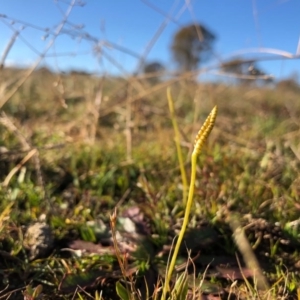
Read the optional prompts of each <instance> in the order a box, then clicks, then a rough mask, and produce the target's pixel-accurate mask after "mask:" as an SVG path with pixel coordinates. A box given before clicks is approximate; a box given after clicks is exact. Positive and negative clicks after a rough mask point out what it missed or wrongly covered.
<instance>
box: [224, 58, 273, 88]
mask: <svg viewBox="0 0 300 300" xmlns="http://www.w3.org/2000/svg"><path fill="white" fill-rule="evenodd" d="M221 68H222V70H223V71H225V72H227V73H231V74H234V75H236V79H237V81H238V82H239V83H242V84H251V83H253V82H260V83H270V82H273V77H272V76H270V75H267V74H266V73H265V72H264V71H262V70H261V69H260V68H259V67H258V66H257V64H256V63H255V61H254V60H253V61H251V60H243V59H240V58H235V59H232V60H229V61H227V62H224V63H223V64H222V65H221ZM247 77H248V78H247Z"/></svg>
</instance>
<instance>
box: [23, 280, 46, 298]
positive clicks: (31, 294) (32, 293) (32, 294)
mask: <svg viewBox="0 0 300 300" xmlns="http://www.w3.org/2000/svg"><path fill="white" fill-rule="evenodd" d="M42 291H43V286H42V285H40V284H39V285H38V286H37V287H35V288H32V287H31V285H27V286H26V290H25V291H24V292H23V296H24V300H35V299H39V296H40V294H41V293H42Z"/></svg>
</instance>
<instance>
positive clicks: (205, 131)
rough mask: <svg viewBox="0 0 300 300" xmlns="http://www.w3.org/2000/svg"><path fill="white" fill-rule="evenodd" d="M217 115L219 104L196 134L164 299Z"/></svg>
mask: <svg viewBox="0 0 300 300" xmlns="http://www.w3.org/2000/svg"><path fill="white" fill-rule="evenodd" d="M216 116H217V106H215V107H214V108H213V109H212V111H211V112H210V114H209V115H208V117H207V119H206V120H205V122H204V124H203V125H202V127H201V129H200V130H199V132H198V134H197V136H196V139H195V144H194V150H193V153H192V157H191V182H190V187H189V194H188V200H187V203H186V208H185V214H184V218H183V223H182V226H181V229H180V232H179V235H178V239H177V242H176V245H175V249H174V252H173V255H172V258H171V262H170V264H169V266H168V268H167V271H166V278H165V282H164V286H163V291H162V298H161V299H162V300H165V299H166V296H167V293H168V292H169V290H170V287H169V285H170V281H171V277H172V273H173V271H174V268H175V263H176V259H177V256H178V252H179V249H180V246H181V243H182V240H183V236H184V234H185V231H186V227H187V224H188V222H189V216H190V212H191V208H192V204H193V196H194V188H195V180H196V167H197V157H198V155H199V154H200V152H201V150H202V147H203V145H204V143H205V141H206V140H207V138H208V136H209V134H210V132H211V130H212V128H213V126H214V124H215V120H216Z"/></svg>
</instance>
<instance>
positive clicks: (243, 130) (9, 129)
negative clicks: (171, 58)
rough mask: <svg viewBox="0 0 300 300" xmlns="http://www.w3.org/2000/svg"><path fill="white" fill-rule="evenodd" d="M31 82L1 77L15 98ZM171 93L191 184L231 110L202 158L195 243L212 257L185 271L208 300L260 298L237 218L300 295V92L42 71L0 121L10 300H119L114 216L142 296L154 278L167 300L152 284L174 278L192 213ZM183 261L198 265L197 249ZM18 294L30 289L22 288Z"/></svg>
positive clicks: (276, 277) (1, 225) (263, 257)
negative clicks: (211, 121)
mask: <svg viewBox="0 0 300 300" xmlns="http://www.w3.org/2000/svg"><path fill="white" fill-rule="evenodd" d="M23 72H24V71H22V70H16V69H3V70H1V73H0V78H1V84H2V85H5V88H8V89H9V88H10V86H11V85H12V86H13V84H14V83H15V82H16V81H17V80H18V78H21V77H22V76H24V75H23ZM168 86H170V87H171V91H172V94H173V98H174V102H175V110H176V117H177V121H178V124H179V128H180V132H181V145H182V149H183V153H184V158H185V159H186V161H185V167H186V170H187V174H189V173H190V163H189V157H190V154H191V150H192V147H193V140H194V138H195V135H196V133H197V131H198V130H199V128H200V127H201V124H202V123H203V121H204V119H205V117H206V116H207V114H208V113H209V111H210V110H211V108H212V107H213V106H214V105H218V108H219V112H218V116H217V121H216V124H215V128H214V129H213V131H212V134H211V136H210V138H209V140H208V143H207V144H206V146H205V149H204V151H203V153H202V154H201V156H200V159H199V168H198V171H197V182H196V190H195V201H194V210H193V213H192V216H191V222H190V224H189V233H188V235H187V237H186V240H185V245H186V246H187V248H188V249H191V251H192V252H191V253H190V255H191V257H196V256H197V255H199V253H200V255H199V256H197V258H195V259H194V268H191V270H190V269H187V270H188V273H189V274H196V276H198V275H199V278H198V279H199V280H200V279H205V280H204V282H202V284H201V289H200V291H201V292H202V293H203V295H202V297H203V298H202V299H208V297H215V298H214V299H223V298H225V299H227V297H228V295H232V297H233V295H235V297H237V298H238V299H256V298H259V297H262V296H259V295H260V294H259V292H258V291H257V289H256V283H255V280H254V282H253V280H252V275H253V274H251V273H249V270H248V269H247V268H246V267H245V265H244V263H243V259H242V258H241V257H240V255H239V254H237V253H238V250H237V247H236V245H235V243H234V241H233V239H232V232H231V230H230V227H229V225H228V213H229V214H232V215H236V214H237V216H238V219H239V222H240V223H241V224H242V225H243V226H246V227H245V231H246V235H247V237H248V239H249V241H250V243H251V245H252V246H253V248H254V249H255V253H256V256H257V258H258V260H259V261H260V263H261V267H262V269H263V270H264V271H265V274H266V276H267V278H268V280H269V282H270V286H271V288H270V294H269V299H273V298H280V299H294V298H295V297H296V295H297V291H298V293H299V289H298V286H299V282H300V280H299V275H298V273H299V267H300V266H299V259H300V257H299V253H298V252H299V245H300V244H299V223H298V217H299V210H300V199H299V197H300V196H299V195H300V193H299V192H300V190H299V184H300V181H299V170H300V164H299V158H300V148H299V141H300V131H299V114H300V103H299V89H298V87H297V86H294V87H293V88H291V87H290V86H288V87H284V86H281V87H268V88H267V87H265V88H264V87H260V88H258V87H256V86H235V87H234V86H227V85H224V84H212V83H206V84H198V83H195V82H192V81H190V80H186V79H184V78H182V79H180V78H179V79H177V80H176V81H175V80H174V81H173V82H172V80H170V81H158V82H155V83H153V82H152V81H149V80H148V79H146V78H139V77H132V78H111V77H93V76H91V75H87V74H80V73H76V72H73V73H71V74H54V73H51V72H49V71H48V70H47V69H40V70H37V71H35V72H34V73H33V74H32V75H31V76H30V77H29V78H28V80H27V81H26V82H25V83H24V84H23V85H22V86H21V87H20V88H19V90H18V92H17V93H15V94H14V96H13V97H12V98H11V99H10V100H9V101H8V102H7V103H6V104H5V105H4V107H3V110H2V113H1V116H0V135H1V139H0V147H1V148H0V149H1V153H0V155H1V156H0V178H1V182H2V185H1V188H0V193H1V195H0V197H1V204H0V205H1V210H0V211H1V214H0V241H1V246H0V247H1V252H0V256H1V263H0V264H1V276H2V283H1V287H0V291H1V296H2V298H3V299H6V298H7V299H8V297H9V295H11V294H12V299H18V298H20V299H22V297H24V296H23V294H22V293H21V291H22V292H23V293H25V294H30V295H31V297H32V298H26V299H36V297H35V295H34V296H32V295H33V291H32V290H30V289H29V288H28V286H30V287H32V288H35V287H37V286H38V285H39V284H40V285H41V286H43V291H44V292H43V293H44V294H43V297H44V298H45V299H48V298H49V297H51V298H52V299H54V298H55V297H58V298H59V297H61V298H59V299H72V297H73V296H74V295H75V297H79V296H78V295H81V297H83V298H86V299H91V298H95V297H100V296H99V295H102V296H103V299H109V298H112V299H116V297H117V296H116V294H115V283H116V282H117V281H119V280H120V279H121V278H122V276H123V275H122V274H121V273H120V269H119V266H118V263H117V262H116V258H115V254H114V247H113V241H112V237H111V233H110V225H109V219H110V215H111V214H112V212H113V210H114V208H115V207H116V206H117V209H118V227H117V228H118V229H117V230H118V232H119V233H118V234H120V235H121V237H118V238H119V240H118V241H119V247H120V249H121V252H122V253H127V258H126V262H127V267H128V270H133V271H132V273H130V274H129V275H128V276H129V277H130V276H131V277H130V278H132V276H134V277H133V279H132V280H133V281H135V280H136V285H137V289H138V290H139V291H140V292H141V294H142V296H140V299H146V296H145V295H146V290H147V289H146V287H145V281H144V279H143V278H144V276H145V278H146V282H147V284H148V286H149V292H150V294H152V293H153V292H154V293H155V292H156V293H158V292H157V291H156V290H154V289H153V288H154V286H155V284H156V283H157V281H158V280H159V278H160V276H162V277H163V276H164V272H165V266H166V263H167V258H168V254H169V250H170V246H171V244H172V239H173V238H174V236H175V234H176V233H178V229H179V228H180V224H181V220H182V216H183V211H184V206H183V205H182V182H181V177H180V171H179V164H178V160H177V157H176V148H175V144H174V131H173V128H172V124H171V120H170V115H169V111H168V103H167V98H166V88H167V87H168ZM13 171H15V172H14V173H12V172H13ZM43 220H45V223H43V222H44V221H43ZM36 222H38V223H37V224H44V225H43V226H46V227H45V228H44V229H43V230H44V234H42V233H41V232H42V231H43V230H42V231H40V233H39V235H38V237H37V238H36V240H34V241H32V239H33V237H32V236H33V234H29V233H28V228H29V227H30V226H31V225H32V224H34V223H36ZM45 224H46V225H45ZM128 227H129V228H128ZM45 232H46V233H47V234H49V236H51V238H50V237H47V238H46V237H45V236H46V235H47V234H46V233H45ZM41 240H42V241H41ZM40 244H42V245H40ZM236 254H237V255H238V257H239V260H240V263H241V265H242V266H238V264H237V260H238V259H237V257H236ZM181 259H182V262H185V261H186V259H187V252H186V248H185V247H184V248H183V249H182V250H181ZM208 265H209V266H210V267H209V268H208V270H206V267H207V266H208ZM137 270H140V271H139V275H138V276H135V275H134V274H136V272H137ZM183 270H184V268H183ZM141 278H142V279H141ZM245 278H248V279H247V280H249V281H250V283H249V285H247V282H248V281H247V280H246V279H245ZM26 286H27V289H26V291H25V288H26ZM78 286H80V287H81V288H83V287H85V288H86V291H83V290H81V288H79V287H78ZM249 286H250V287H249ZM251 287H252V288H251ZM15 289H19V290H18V291H16V292H12V291H13V290H15ZM297 289H298V290H297ZM95 290H98V293H99V294H97V293H96V294H95ZM101 291H102V292H101ZM198 292H199V291H198ZM101 293H102V294H101ZM63 295H64V296H63ZM89 295H90V296H89ZM95 295H96V296H95ZM97 295H98V296H97ZM298 295H299V294H298ZM205 297H207V298H205Z"/></svg>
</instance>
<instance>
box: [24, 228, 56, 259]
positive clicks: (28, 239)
mask: <svg viewBox="0 0 300 300" xmlns="http://www.w3.org/2000/svg"><path fill="white" fill-rule="evenodd" d="M53 244H54V239H53V235H52V231H51V228H50V226H49V225H47V224H46V223H44V222H38V223H35V224H33V225H30V226H29V227H28V228H27V231H26V233H25V236H24V242H23V245H24V247H25V248H26V249H28V250H29V253H30V259H31V260H33V259H36V258H40V257H44V256H45V255H47V253H49V251H50V250H51V249H52V248H53Z"/></svg>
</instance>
